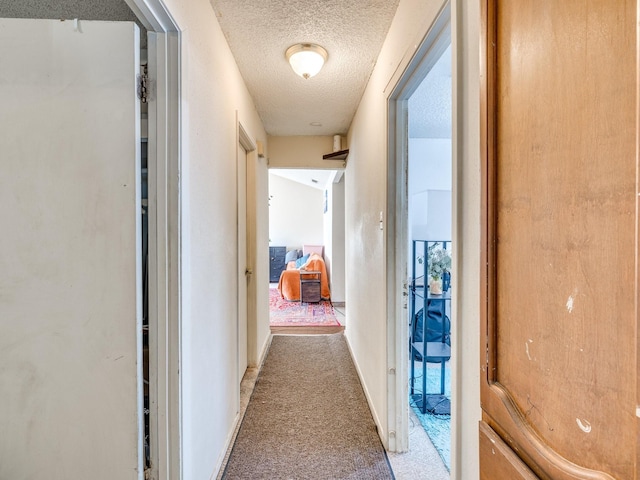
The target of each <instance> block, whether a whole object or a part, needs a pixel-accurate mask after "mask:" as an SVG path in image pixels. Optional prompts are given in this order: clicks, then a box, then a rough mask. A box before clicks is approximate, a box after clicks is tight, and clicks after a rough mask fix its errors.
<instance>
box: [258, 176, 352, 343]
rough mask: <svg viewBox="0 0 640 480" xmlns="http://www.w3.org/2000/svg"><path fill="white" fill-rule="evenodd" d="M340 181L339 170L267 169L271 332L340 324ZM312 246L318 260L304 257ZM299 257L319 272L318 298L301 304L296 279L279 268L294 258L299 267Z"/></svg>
mask: <svg viewBox="0 0 640 480" xmlns="http://www.w3.org/2000/svg"><path fill="white" fill-rule="evenodd" d="M344 185H345V182H344V171H342V170H338V171H337V170H329V169H308V168H288V169H280V168H270V169H269V262H270V265H269V272H270V273H269V287H270V288H269V303H270V324H271V331H272V333H274V332H275V330H274V329H276V330H278V332H280V330H281V329H282V328H286V329H287V330H286V331H291V328H290V327H291V326H294V325H295V326H296V327H300V328H303V329H304V333H311V331H310V328H312V327H314V328H318V327H323V328H324V327H326V326H327V325H328V324H329V323H330V324H331V328H333V329H335V328H336V327H337V328H339V329H340V331H341V330H342V329H344V319H345V315H344V306H345V303H344V282H345V280H344V264H345V261H344V255H345V240H344V234H345V226H344V188H345V187H344ZM312 246H314V247H319V250H320V252H321V254H320V259H315V260H314V259H313V258H309V257H305V255H304V254H305V253H309V251H305V249H307V250H309V247H312ZM305 258H306V261H313V262H316V263H314V265H315V266H316V267H317V266H318V265H320V270H324V271H325V274H323V276H322V277H321V282H320V284H321V289H322V295H321V296H322V298H321V301H320V302H317V303H316V302H311V303H307V302H302V303H301V302H300V296H299V293H298V292H299V278H298V277H297V278H298V280H294V279H293V277H294V276H295V274H294V273H293V272H287V273H283V272H284V271H285V270H286V268H287V264H289V265H292V264H291V263H290V262H294V261H297V263H300V266H302V263H301V262H302V261H303V260H304V259H305ZM298 268H299V267H298ZM295 273H297V272H295ZM281 277H282V279H283V282H282V287H281V288H279V283H280V279H281ZM283 297H284V298H283ZM303 317H304V318H303ZM334 317H335V318H334ZM287 322H289V323H287ZM291 333H294V332H292V331H291ZM318 333H327V332H324V331H323V332H318Z"/></svg>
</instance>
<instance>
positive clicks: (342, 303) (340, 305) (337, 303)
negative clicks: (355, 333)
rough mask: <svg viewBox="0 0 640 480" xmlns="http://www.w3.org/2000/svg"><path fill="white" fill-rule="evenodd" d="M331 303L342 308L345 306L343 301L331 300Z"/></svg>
mask: <svg viewBox="0 0 640 480" xmlns="http://www.w3.org/2000/svg"><path fill="white" fill-rule="evenodd" d="M331 305H333V306H334V307H342V308H344V307H345V306H346V304H345V302H331Z"/></svg>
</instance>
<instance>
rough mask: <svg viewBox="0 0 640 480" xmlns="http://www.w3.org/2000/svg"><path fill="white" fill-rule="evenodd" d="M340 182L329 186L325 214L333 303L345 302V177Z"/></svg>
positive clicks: (325, 233)
mask: <svg viewBox="0 0 640 480" xmlns="http://www.w3.org/2000/svg"><path fill="white" fill-rule="evenodd" d="M340 177H341V178H340V181H339V182H338V183H333V180H331V181H330V182H329V183H328V184H327V186H326V191H327V211H326V212H325V214H324V245H325V248H324V258H325V263H326V266H327V274H328V276H329V282H330V285H329V287H330V289H331V301H332V302H333V303H334V304H335V303H338V304H341V303H344V301H345V274H344V252H345V225H344V207H345V206H344V175H340Z"/></svg>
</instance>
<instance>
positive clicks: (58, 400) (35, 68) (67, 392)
mask: <svg viewBox="0 0 640 480" xmlns="http://www.w3.org/2000/svg"><path fill="white" fill-rule="evenodd" d="M139 36H140V34H139V29H138V27H137V26H136V25H134V24H133V23H129V22H88V21H79V22H74V21H73V20H67V21H64V22H63V21H58V20H55V21H53V20H24V19H0V432H2V433H1V434H0V478H7V479H9V478H10V479H14V480H18V479H41V478H47V479H65V480H69V479H80V478H91V479H94V480H95V479H105V480H107V479H109V480H113V479H118V480H120V479H135V478H141V477H140V475H141V472H140V466H141V464H140V458H141V456H140V438H141V437H140V425H141V419H140V413H141V408H140V399H141V379H140V375H139V372H138V369H139V363H140V362H139V359H140V358H141V357H140V341H139V335H140V334H139V327H140V322H141V316H142V315H141V273H140V272H141V270H140V250H141V249H140V187H139V184H140V142H139V140H140V139H139V137H140V126H139V124H140V121H139V117H140V107H139V101H138V100H137V98H136V75H137V73H138V71H139V64H140V62H139Z"/></svg>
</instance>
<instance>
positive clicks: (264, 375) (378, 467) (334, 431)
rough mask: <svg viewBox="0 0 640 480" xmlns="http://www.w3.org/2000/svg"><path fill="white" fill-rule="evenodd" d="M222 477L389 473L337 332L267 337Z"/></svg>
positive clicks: (388, 479)
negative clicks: (262, 357)
mask: <svg viewBox="0 0 640 480" xmlns="http://www.w3.org/2000/svg"><path fill="white" fill-rule="evenodd" d="M222 478H223V479H224V480H235V479H252V480H256V479H269V480H273V479H300V480H302V479H304V480H307V479H309V480H324V479H350V480H392V479H393V478H394V476H393V472H392V471H391V468H390V467H389V463H388V459H387V456H386V453H385V451H384V448H383V446H382V443H381V441H380V438H379V437H378V434H377V432H376V426H375V423H374V421H373V417H372V416H371V410H370V409H369V405H368V404H367V401H366V399H365V396H364V392H363V390H362V386H361V384H360V381H359V378H358V374H357V373H356V369H355V367H354V365H353V362H352V360H351V356H350V354H349V350H348V347H347V343H346V341H345V339H344V336H343V335H342V334H341V333H340V334H334V335H315V336H313V335H312V336H308V335H304V336H290V335H274V337H273V340H272V342H271V346H270V347H269V351H268V353H267V357H266V359H265V362H264V365H263V366H262V369H261V370H260V373H259V375H258V379H257V381H256V384H255V388H254V391H253V394H252V395H251V400H250V401H249V404H248V406H247V410H246V413H245V415H244V418H243V419H242V423H241V425H240V429H239V430H238V436H237V437H236V441H235V443H234V446H233V449H232V451H231V455H230V456H229V461H228V462H227V465H226V468H225V471H224V474H223V476H222Z"/></svg>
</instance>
